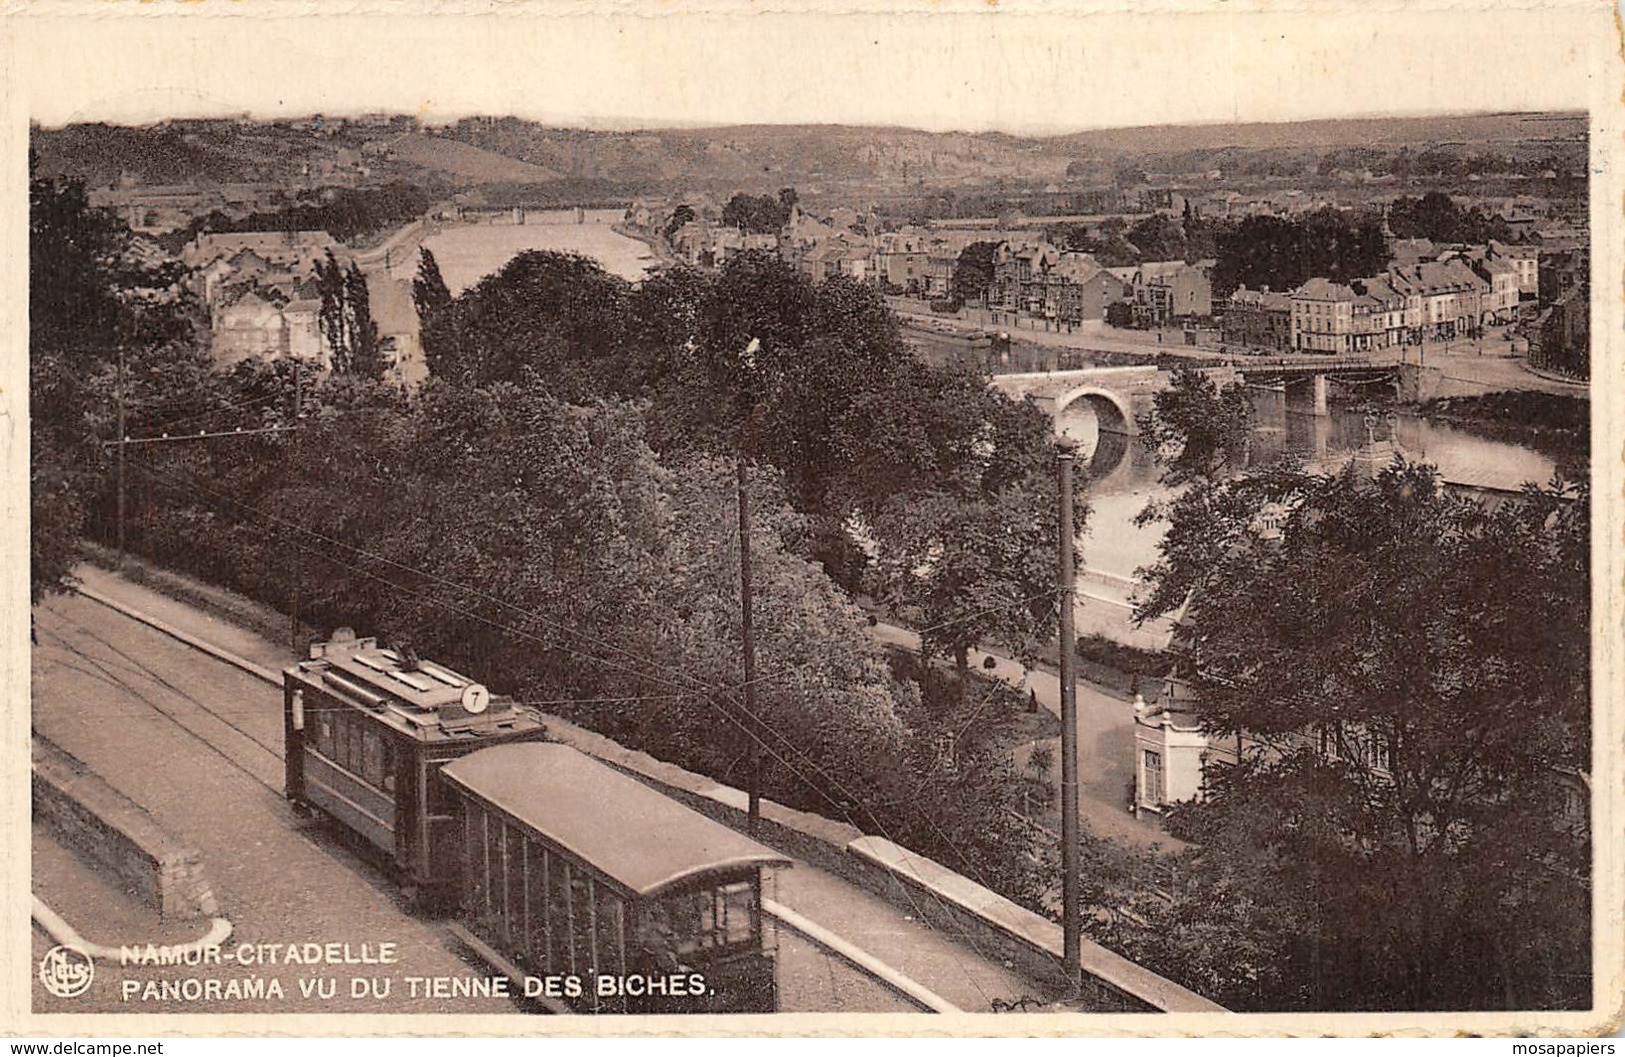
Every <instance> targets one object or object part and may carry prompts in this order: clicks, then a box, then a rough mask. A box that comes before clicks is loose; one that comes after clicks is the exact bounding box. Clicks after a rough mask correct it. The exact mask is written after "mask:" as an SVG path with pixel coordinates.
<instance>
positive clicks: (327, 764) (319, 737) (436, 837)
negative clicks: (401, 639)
mask: <svg viewBox="0 0 1625 1057" xmlns="http://www.w3.org/2000/svg"><path fill="white" fill-rule="evenodd" d="M282 697H283V739H284V748H285V751H284V753H283V761H284V767H285V783H286V786H285V788H286V793H287V797H288V799H289V800H290V801H291V802H293V803H294V804H296V805H299V806H302V807H306V808H310V809H313V810H316V811H319V812H320V813H322V814H324V815H326V816H328V817H330V818H332V819H333V820H334V821H336V822H337V823H338V824H339V825H340V826H342V827H343V828H344V829H345V830H347V831H349V832H350V833H352V834H354V835H355V836H356V837H358V838H359V839H361V840H362V841H364V842H365V843H366V844H367V845H369V846H371V848H373V849H375V850H376V851H377V852H378V853H379V854H380V856H381V857H382V858H383V859H384V860H385V861H386V862H387V863H388V864H389V865H391V866H392V867H394V869H395V870H396V872H397V877H398V879H399V881H400V883H401V885H402V887H403V888H405V889H406V890H407V892H408V893H409V894H411V895H413V896H414V897H415V898H417V899H418V900H419V901H420V902H422V903H423V904H424V905H426V906H439V905H443V904H444V903H445V902H446V901H447V899H449V898H451V897H454V896H455V894H456V893H457V892H458V891H459V890H460V884H461V877H462V860H461V857H460V856H461V851H460V848H461V829H460V826H461V823H460V820H459V818H458V816H457V813H456V808H455V804H454V802H453V801H452V799H451V798H450V796H449V794H448V792H447V789H446V786H445V783H444V782H442V781H441V777H440V768H441V766H442V765H443V764H445V763H447V762H449V761H451V760H455V759H457V758H459V757H461V756H466V755H467V754H469V753H471V752H474V751H476V750H478V749H483V748H486V747H487V746H490V745H499V744H503V743H507V742H516V741H533V740H536V739H539V738H541V737H543V736H544V734H545V729H544V727H543V725H542V723H541V720H540V719H539V718H538V717H537V716H536V715H535V714H533V713H531V712H529V711H527V710H525V709H522V708H517V707H515V705H514V704H513V702H512V701H510V700H508V699H507V698H504V697H493V696H492V695H491V694H490V693H489V692H488V691H487V690H486V688H485V687H483V686H481V685H480V684H478V683H476V682H475V681H474V680H472V679H469V678H467V677H465V676H462V675H459V674H457V673H456V672H454V671H452V670H451V669H449V668H446V667H443V666H441V665H438V664H432V663H430V662H428V661H416V660H415V659H413V658H410V657H408V656H404V655H402V654H401V653H400V652H398V651H396V650H393V649H388V648H385V647H381V646H379V644H378V642H377V640H376V639H371V638H357V637H356V636H355V634H354V633H353V632H351V631H350V630H349V629H348V628H340V629H339V630H338V631H337V632H335V633H334V635H333V638H332V640H331V641H329V642H319V643H314V644H312V645H311V648H310V659H309V660H306V661H301V662H299V663H298V664H297V665H295V666H293V667H291V668H288V669H286V670H285V671H284V672H283V673H282Z"/></svg>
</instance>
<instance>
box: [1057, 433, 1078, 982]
mask: <svg viewBox="0 0 1625 1057" xmlns="http://www.w3.org/2000/svg"><path fill="white" fill-rule="evenodd" d="M1059 462H1060V477H1061V481H1060V493H1061V499H1060V502H1061V511H1060V513H1061V555H1060V557H1061V967H1062V970H1063V971H1064V972H1065V973H1066V977H1067V979H1068V980H1069V981H1071V983H1072V984H1073V986H1077V985H1078V984H1079V982H1080V976H1081V974H1080V962H1081V960H1082V943H1081V938H1082V928H1081V918H1080V914H1079V908H1078V857H1079V848H1078V684H1077V677H1076V676H1075V675H1074V674H1073V651H1074V650H1075V648H1076V645H1075V641H1074V640H1075V633H1074V631H1073V627H1072V622H1073V613H1072V607H1073V606H1074V605H1075V604H1076V599H1077V580H1076V574H1075V571H1074V569H1073V561H1072V548H1073V546H1074V545H1075V543H1076V540H1075V538H1074V536H1075V534H1074V532H1073V528H1072V450H1071V449H1070V448H1068V447H1062V448H1061V450H1060V453H1059Z"/></svg>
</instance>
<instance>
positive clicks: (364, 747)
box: [357, 724, 384, 786]
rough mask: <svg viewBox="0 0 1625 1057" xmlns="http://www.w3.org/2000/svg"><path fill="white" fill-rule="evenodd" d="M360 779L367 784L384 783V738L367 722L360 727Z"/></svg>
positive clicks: (377, 784) (378, 784) (376, 784)
mask: <svg viewBox="0 0 1625 1057" xmlns="http://www.w3.org/2000/svg"><path fill="white" fill-rule="evenodd" d="M359 762H360V764H361V770H360V771H359V772H357V773H359V774H360V775H361V780H362V781H364V782H366V783H367V784H368V785H372V786H381V785H383V784H384V739H383V738H381V737H379V736H378V731H377V730H375V729H373V727H372V726H371V725H370V724H369V725H367V726H364V727H363V728H362V729H361V759H360V761H359Z"/></svg>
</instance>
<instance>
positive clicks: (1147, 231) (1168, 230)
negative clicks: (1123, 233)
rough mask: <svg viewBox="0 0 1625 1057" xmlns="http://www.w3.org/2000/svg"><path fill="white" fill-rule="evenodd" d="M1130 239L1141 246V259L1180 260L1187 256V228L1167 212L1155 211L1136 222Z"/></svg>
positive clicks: (1130, 230) (1129, 234) (1129, 235)
mask: <svg viewBox="0 0 1625 1057" xmlns="http://www.w3.org/2000/svg"><path fill="white" fill-rule="evenodd" d="M1128 240H1129V241H1130V242H1132V243H1134V245H1135V246H1137V247H1138V248H1139V250H1140V257H1141V260H1145V261H1180V260H1184V259H1185V256H1186V246H1185V230H1184V228H1183V227H1181V226H1180V223H1179V221H1177V220H1175V219H1174V218H1173V217H1171V216H1168V215H1167V214H1165V213H1153V214H1151V215H1150V216H1148V217H1146V218H1145V219H1144V220H1141V221H1140V222H1139V223H1137V224H1135V225H1134V226H1133V227H1132V228H1130V229H1129V232H1128Z"/></svg>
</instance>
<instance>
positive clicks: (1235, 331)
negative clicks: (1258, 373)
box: [1220, 286, 1293, 352]
mask: <svg viewBox="0 0 1625 1057" xmlns="http://www.w3.org/2000/svg"><path fill="white" fill-rule="evenodd" d="M1220 334H1221V335H1222V338H1223V340H1224V343H1225V344H1226V345H1238V346H1241V347H1242V348H1248V349H1269V350H1272V351H1277V352H1285V351H1287V350H1289V349H1291V348H1292V347H1293V346H1292V298H1291V297H1290V296H1288V295H1287V294H1283V293H1278V292H1275V291H1272V290H1270V289H1269V288H1268V287H1265V288H1264V289H1262V290H1249V289H1247V287H1245V286H1242V287H1238V288H1237V289H1236V291H1235V292H1234V293H1232V294H1231V295H1230V297H1229V299H1228V300H1226V301H1225V309H1224V318H1223V321H1222V323H1221V324H1220Z"/></svg>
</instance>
